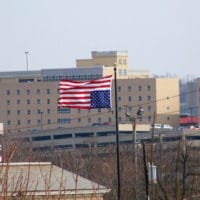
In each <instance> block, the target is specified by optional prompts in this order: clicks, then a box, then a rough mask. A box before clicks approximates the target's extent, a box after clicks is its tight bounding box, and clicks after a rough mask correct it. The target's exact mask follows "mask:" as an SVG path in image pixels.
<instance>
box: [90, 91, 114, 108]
mask: <svg viewBox="0 0 200 200" xmlns="http://www.w3.org/2000/svg"><path fill="white" fill-rule="evenodd" d="M90 98H91V109H92V108H110V107H111V105H110V90H100V91H92V92H91V93H90Z"/></svg>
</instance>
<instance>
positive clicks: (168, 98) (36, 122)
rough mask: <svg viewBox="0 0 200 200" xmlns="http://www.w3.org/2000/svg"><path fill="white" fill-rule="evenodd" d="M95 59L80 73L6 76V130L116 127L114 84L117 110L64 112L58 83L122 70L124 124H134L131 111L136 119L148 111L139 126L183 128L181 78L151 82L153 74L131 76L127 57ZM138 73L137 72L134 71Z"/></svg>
mask: <svg viewBox="0 0 200 200" xmlns="http://www.w3.org/2000/svg"><path fill="white" fill-rule="evenodd" d="M92 55H93V58H92V59H86V60H84V59H83V60H77V67H76V68H68V69H47V70H39V71H21V72H1V73H0V95H1V99H0V109H1V115H0V122H1V123H4V127H5V131H7V132H19V131H26V130H29V131H34V130H40V129H56V128H60V127H65V128H72V127H80V126H88V125H93V124H96V123H98V124H103V123H115V114H114V107H115V106H114V105H115V96H114V81H113V82H112V105H113V108H111V109H98V110H94V109H91V110H80V109H68V108H61V109H58V107H57V102H58V98H59V91H58V84H59V80H60V79H62V78H66V79H71V80H77V81H78V80H79V81H81V80H89V79H96V78H99V77H102V76H105V75H111V74H113V72H114V70H113V67H114V65H116V68H117V86H118V87H117V99H118V115H119V118H118V121H119V123H127V122H128V123H131V121H130V119H128V118H127V117H126V113H127V112H128V113H129V114H130V115H131V116H133V117H134V116H135V115H136V112H137V109H138V108H139V107H142V108H143V109H144V115H143V118H140V119H138V120H137V123H138V124H152V123H153V122H156V123H162V124H170V125H172V126H178V123H179V82H178V80H177V79H175V78H150V77H149V75H148V73H147V72H146V73H145V72H144V71H141V74H140V73H139V72H138V71H137V73H135V74H136V76H135V77H134V73H129V70H128V55H127V53H125V52H115V51H114V52H93V53H92ZM132 72H133V71H132Z"/></svg>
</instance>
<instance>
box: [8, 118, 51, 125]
mask: <svg viewBox="0 0 200 200" xmlns="http://www.w3.org/2000/svg"><path fill="white" fill-rule="evenodd" d="M11 123H12V122H11V120H7V125H8V126H10V125H11ZM43 123H44V122H43ZM51 123H52V122H51V119H48V120H47V124H48V125H49V124H51ZM21 124H22V122H21V120H20V119H18V120H17V125H18V126H20V125H21ZM45 124H46V123H45ZM27 125H32V121H31V120H30V119H27ZM34 125H35V124H34ZM37 125H38V126H39V125H41V119H37Z"/></svg>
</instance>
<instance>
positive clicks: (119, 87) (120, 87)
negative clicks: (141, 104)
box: [118, 85, 151, 92]
mask: <svg viewBox="0 0 200 200" xmlns="http://www.w3.org/2000/svg"><path fill="white" fill-rule="evenodd" d="M143 87H144V86H143ZM143 87H142V86H141V85H139V86H138V88H137V91H144V90H145V89H143ZM145 87H146V91H151V86H150V85H147V86H145ZM121 91H122V86H118V92H121ZM131 91H133V87H132V86H131V85H129V86H128V92H131Z"/></svg>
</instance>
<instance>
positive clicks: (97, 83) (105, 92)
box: [58, 76, 112, 109]
mask: <svg viewBox="0 0 200 200" xmlns="http://www.w3.org/2000/svg"><path fill="white" fill-rule="evenodd" d="M111 83H112V76H106V77H102V78H99V79H95V80H90V81H84V82H78V81H71V80H66V79H65V80H60V83H59V91H60V98H59V101H58V107H59V108H61V107H68V108H80V109H94V108H111Z"/></svg>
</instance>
